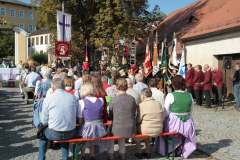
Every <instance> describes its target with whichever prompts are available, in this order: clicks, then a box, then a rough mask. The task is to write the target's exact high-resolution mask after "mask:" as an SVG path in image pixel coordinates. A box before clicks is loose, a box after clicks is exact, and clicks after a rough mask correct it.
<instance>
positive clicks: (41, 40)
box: [40, 36, 43, 44]
mask: <svg viewBox="0 0 240 160" xmlns="http://www.w3.org/2000/svg"><path fill="white" fill-rule="evenodd" d="M40 39H41V43H40V44H43V36H41V37H40Z"/></svg>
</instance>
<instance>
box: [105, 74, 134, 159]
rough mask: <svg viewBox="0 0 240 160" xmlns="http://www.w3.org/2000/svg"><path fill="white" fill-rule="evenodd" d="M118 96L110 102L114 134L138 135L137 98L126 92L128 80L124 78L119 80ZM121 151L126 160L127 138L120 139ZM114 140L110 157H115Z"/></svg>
mask: <svg viewBox="0 0 240 160" xmlns="http://www.w3.org/2000/svg"><path fill="white" fill-rule="evenodd" d="M117 88H118V96H116V97H113V98H112V99H111V100H110V104H109V111H110V112H109V117H110V119H112V118H113V122H112V126H111V127H112V134H113V135H114V136H117V137H134V136H135V135H136V120H135V112H136V107H137V104H136V102H135V99H134V98H133V97H132V96H130V95H128V94H126V91H127V89H128V86H127V81H126V80H125V79H124V78H120V79H118V80H117ZM118 145H119V153H120V156H121V159H122V160H125V159H126V158H125V152H126V149H125V139H119V140H118ZM113 152H114V140H111V142H110V148H109V149H108V154H109V157H108V158H109V159H110V160H113V159H114V155H113Z"/></svg>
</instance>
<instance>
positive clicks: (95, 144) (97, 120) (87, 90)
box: [78, 82, 110, 160]
mask: <svg viewBox="0 0 240 160" xmlns="http://www.w3.org/2000/svg"><path fill="white" fill-rule="evenodd" d="M80 93H81V96H82V98H83V99H82V100H80V101H79V104H80V105H79V108H78V123H79V124H80V126H81V125H82V127H81V129H80V130H78V136H81V137H82V138H91V139H98V138H102V137H105V136H106V135H107V134H108V133H107V130H106V127H105V126H104V124H103V122H102V120H101V119H102V110H103V105H104V101H103V99H102V98H96V97H94V95H95V89H94V86H93V85H92V84H91V83H89V82H86V83H84V84H83V85H82V86H81V91H80ZM109 146H110V143H109V141H89V142H86V143H85V144H84V145H83V147H82V150H81V158H80V159H81V160H84V159H85V148H88V147H90V156H91V158H90V160H94V159H95V158H94V151H95V153H102V152H104V151H105V150H106V149H107V148H109Z"/></svg>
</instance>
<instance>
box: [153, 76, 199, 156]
mask: <svg viewBox="0 0 240 160" xmlns="http://www.w3.org/2000/svg"><path fill="white" fill-rule="evenodd" d="M172 86H173V88H174V90H175V91H174V92H172V93H169V94H168V95H167V97H166V99H165V106H164V112H165V117H166V120H165V121H164V123H163V127H164V128H163V131H165V132H173V133H180V135H178V136H177V137H175V146H174V148H175V151H172V146H171V145H170V144H168V153H171V152H175V155H176V156H182V157H184V158H187V157H188V156H189V155H190V154H191V153H192V152H193V151H194V150H195V149H196V133H195V128H194V121H193V118H192V111H193V106H194V101H193V98H192V95H191V94H190V93H188V92H185V88H186V83H185V80H184V78H183V77H182V76H181V75H177V76H175V77H174V78H173V79H172ZM155 147H156V148H155V149H156V151H157V152H158V153H159V154H161V155H163V156H165V143H164V140H163V138H162V137H161V136H159V137H158V138H157V139H156V144H155Z"/></svg>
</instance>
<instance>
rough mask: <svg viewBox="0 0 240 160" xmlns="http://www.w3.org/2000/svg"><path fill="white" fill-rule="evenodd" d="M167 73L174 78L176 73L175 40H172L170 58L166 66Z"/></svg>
mask: <svg viewBox="0 0 240 160" xmlns="http://www.w3.org/2000/svg"><path fill="white" fill-rule="evenodd" d="M168 72H169V73H170V74H171V75H172V76H173V77H174V76H175V75H177V72H178V61H177V38H174V39H173V40H172V47H171V56H170V59H169V64H168Z"/></svg>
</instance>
